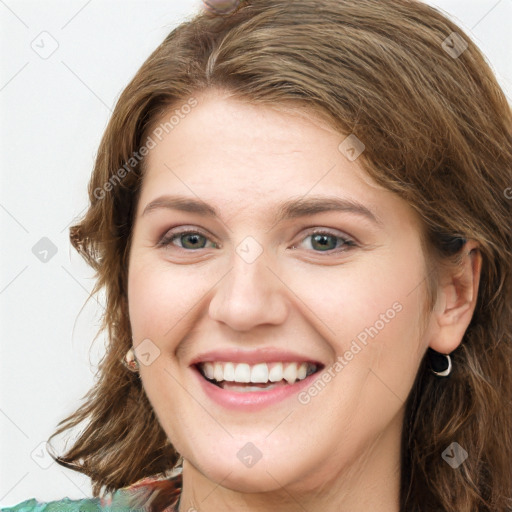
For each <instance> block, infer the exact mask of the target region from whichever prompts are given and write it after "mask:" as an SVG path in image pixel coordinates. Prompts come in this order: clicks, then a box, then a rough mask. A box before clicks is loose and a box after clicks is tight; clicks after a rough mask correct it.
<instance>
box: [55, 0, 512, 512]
mask: <svg viewBox="0 0 512 512" xmlns="http://www.w3.org/2000/svg"><path fill="white" fill-rule="evenodd" d="M454 32H455V33H456V34H455V35H454V34H453V33H454ZM466 45H467V47H466ZM211 88H218V89H222V90H225V91H227V92H229V93H231V94H232V95H233V96H236V97H237V98H240V99H242V100H244V101H247V102H250V103H252V104H261V105H264V104H267V105H274V106H277V107H286V106H289V105H291V106H294V107H296V108H298V107H297V105H300V108H301V109H302V111H303V112H304V113H306V114H307V113H313V114H317V115H319V116H322V117H323V118H325V119H327V120H328V121H329V122H330V124H331V125H332V127H334V128H335V129H336V130H338V131H339V133H340V136H342V135H343V136H346V135H348V134H354V135H356V136H357V138H359V139H360V140H361V141H362V142H363V143H364V144H365V147H366V149H365V151H364V153H363V155H362V156H361V159H360V160H358V162H361V165H362V166H363V168H364V169H365V171H366V172H367V173H368V174H369V175H370V176H371V177H372V178H373V179H374V180H375V181H376V182H377V183H379V184H380V185H382V186H384V187H385V188H387V189H388V190H390V191H392V192H394V193H396V194H397V195H398V196H400V197H401V198H403V199H404V200H405V201H407V202H408V203H409V204H410V205H411V207H412V208H414V210H415V211H416V212H417V213H418V214H419V216H420V218H421V220H422V224H423V226H424V234H422V236H423V235H424V238H423V239H422V240H423V241H424V251H425V255H426V260H427V262H428V265H429V272H428V275H427V290H428V294H427V295H428V297H427V300H426V303H427V306H428V308H429V309H428V311H432V308H433V298H434V297H435V293H436V286H437V283H438V281H437V279H438V274H439V270H440V269H441V268H442V266H443V265H457V263H458V261H459V260H458V258H459V257H460V256H461V250H462V249H461V242H460V240H461V239H462V242H463V239H473V240H476V241H477V242H478V243H479V250H480V252H481V254H482V271H481V277H480V286H479V291H478V298H477V304H476V309H475V312H474V315H473V317H472V320H471V323H470V325H469V327H468V329H467V330H466V332H465V334H464V337H463V340H462V343H461V344H460V346H459V347H458V348H457V349H456V350H455V351H454V352H453V353H452V354H451V355H452V360H453V371H452V373H451V375H450V376H449V377H448V378H445V379H438V378H436V377H435V376H434V375H433V374H432V373H431V372H429V371H428V364H427V356H426V355H425V357H424V358H423V360H422V361H421V364H420V368H419V371H418V374H417V376H416V380H415V383H414V385H413V387H412V389H411V391H410V394H409V396H408V398H407V402H406V404H405V407H406V414H405V420H404V425H403V433H402V449H401V459H402V475H401V489H400V510H401V511H402V512H417V511H420V510H421V511H422V512H426V511H436V512H437V511H441V510H443V511H446V512H475V511H478V512H507V511H509V510H510V509H511V507H512V482H511V480H512V474H511V473H512V470H511V467H512V462H511V461H512V234H511V226H512V222H511V220H512V199H511V197H512V188H510V187H512V171H511V169H512V136H511V133H512V113H511V108H510V105H509V103H508V102H507V100H506V98H505V95H504V94H503V91H502V90H501V88H500V86H499V85H498V83H497V81H496V78H495V76H494V74H493V72H492V70H491V68H490V66H489V64H488V63H487V61H486V59H485V57H484V56H483V55H482V53H481V51H480V50H479V49H478V48H477V46H476V45H475V44H474V43H473V42H472V41H471V39H470V38H469V37H468V36H467V34H465V33H464V32H463V30H461V28H459V27H458V26H457V25H456V24H454V23H453V22H452V21H450V20H449V19H448V18H447V17H446V16H445V15H444V14H442V13H441V12H439V11H438V10H436V9H435V8H432V7H430V6H428V5H426V4H423V3H421V2H418V1H413V0H294V1H293V2H292V1H290V0H246V1H243V2H242V3H241V4H240V6H239V8H238V9H237V10H236V11H235V12H232V13H230V14H229V15H225V16H221V15H215V14H212V13H209V12H207V11H203V12H200V13H197V14H196V15H195V16H194V17H193V18H191V19H190V20H188V21H186V22H184V23H182V24H181V25H179V26H178V27H177V28H175V29H174V30H172V31H171V33H170V34H169V35H168V36H167V37H166V38H165V40H164V41H163V42H162V43H161V44H160V46H159V47H158V48H157V49H156V50H155V51H154V52H153V53H152V54H151V55H150V57H149V58H148V59H147V60H146V62H145V63H144V64H143V65H142V67H141V68H140V70H139V71H138V72H137V74H136V75H135V76H134V78H133V79H132V80H131V82H130V83H129V84H128V86H127V87H126V88H125V90H124V91H123V93H122V94H121V96H120V97H119V100H118V102H117V104H116V106H115V109H114V112H113V114H112V117H111V119H110V121H109V124H108V127H107V128H106V131H105V133H104V136H103V139H102V141H101V145H100V147H99V151H98V154H97V158H96V162H95V166H94V170H93V173H92V177H91V180H90V183H89V199H90V205H89V208H88V210H87V212H86V214H85V215H84V217H83V218H82V219H81V220H80V221H79V222H78V223H77V224H76V225H74V226H72V227H71V228H70V240H71V243H72V245H73V246H74V248H75V249H76V250H77V251H78V252H79V253H80V254H81V255H82V256H83V258H85V260H86V262H87V263H88V264H89V265H90V266H91V267H92V268H93V269H94V270H95V273H96V284H95V287H94V290H93V293H97V292H99V291H100V290H101V291H104V293H105V297H106V309H105V312H104V315H103V317H102V325H101V328H100V332H101V331H105V332H106V335H107V346H106V352H105V355H104V357H103V358H102V360H101V361H100V364H99V366H98V370H97V375H96V381H95V384H94V386H93V388H92V389H91V390H90V391H89V393H87V395H86V396H85V397H84V398H83V400H84V403H83V404H82V405H81V406H80V407H79V408H78V409H77V410H76V411H75V412H74V413H73V414H71V415H70V416H69V417H67V418H66V419H65V420H62V421H61V422H60V423H59V424H58V427H59V428H58V429H57V430H56V432H55V433H54V434H53V435H52V436H51V437H50V440H51V439H52V438H53V437H54V436H57V435H59V434H61V433H63V432H65V431H70V430H71V429H72V428H74V427H77V426H78V425H81V424H84V425H85V427H84V428H83V430H82V431H81V432H80V434H79V435H78V437H77V438H76V439H75V440H74V442H73V445H72V447H71V448H70V449H69V450H67V451H66V453H65V454H63V455H61V456H59V457H57V459H56V460H57V462H59V463H60V464H61V465H63V466H65V467H70V468H73V469H75V470H77V471H80V472H82V473H84V474H86V475H88V476H89V477H90V478H91V481H92V483H93V493H94V496H98V495H100V493H101V491H102V489H104V491H107V492H108V491H113V490H116V489H119V488H121V487H124V486H127V485H129V484H132V483H134V482H135V481H137V480H139V479H141V478H144V477H147V476H157V475H166V474H167V472H168V471H169V470H171V469H172V468H173V467H175V466H176V463H177V462H178V459H179V454H178V453H177V452H176V450H175V449H174V448H173V446H172V444H171V442H170V441H169V440H168V439H167V437H166V435H165V433H164V431H163V429H162V427H161V426H160V425H159V423H158V420H157V418H156V416H155V414H154V412H153V410H152V407H151V405H150V403H149V401H148V399H147V397H146V395H145V393H144V390H143V387H142V383H141V380H140V378H139V376H138V375H137V374H134V373H131V372H129V371H127V369H126V368H125V367H124V366H123V365H122V364H121V362H120V361H121V359H122V358H123V356H124V354H125V353H126V351H127V350H128V349H129V348H130V347H131V345H132V338H131V331H130V322H129V317H128V309H127V272H128V265H127V263H128V255H129V251H130V243H131V233H132V223H133V215H134V211H135V209H136V205H137V201H138V198H139V192H140V187H141V182H142V179H143V176H144V156H145V152H144V151H143V150H142V148H143V147H144V146H145V145H146V144H147V142H148V140H149V139H148V138H147V137H148V134H149V135H150V134H151V133H153V132H151V129H153V128H154V126H155V122H156V121H157V120H159V119H161V117H162V115H163V114H164V113H165V112H168V111H169V109H170V108H175V107H176V108H178V109H180V108H181V111H182V112H186V111H187V110H186V109H185V105H187V104H189V105H190V104H191V101H192V100H193V99H194V95H196V94H199V93H201V92H203V91H206V90H208V89H211ZM340 140H341V139H340ZM454 441H456V442H457V443H459V444H460V445H461V446H462V447H463V448H464V449H465V450H466V451H467V452H468V458H467V460H466V461H465V462H464V463H463V464H462V465H461V466H460V467H459V468H457V469H453V468H452V467H450V466H449V465H448V464H447V463H446V462H445V461H444V460H443V458H442V452H443V451H444V450H445V449H446V448H447V446H449V445H450V444H451V443H452V442H454Z"/></svg>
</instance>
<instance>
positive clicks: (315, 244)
mask: <svg viewBox="0 0 512 512" xmlns="http://www.w3.org/2000/svg"><path fill="white" fill-rule="evenodd" d="M308 239H311V242H310V244H309V245H310V247H309V248H311V249H313V250H314V251H315V252H324V253H328V254H333V253H339V252H346V251H348V250H350V249H351V248H353V247H357V244H356V243H355V242H354V240H352V239H350V238H348V237H345V236H340V235H336V234H335V233H331V232H330V231H326V230H322V229H319V230H315V231H313V232H311V233H310V234H308V235H307V236H306V237H305V238H303V239H302V242H303V243H304V242H305V241H306V240H308ZM296 248H297V245H294V246H293V247H291V249H296ZM336 249H337V250H336Z"/></svg>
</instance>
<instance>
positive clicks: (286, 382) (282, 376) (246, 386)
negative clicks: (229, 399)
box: [195, 361, 322, 393]
mask: <svg viewBox="0 0 512 512" xmlns="http://www.w3.org/2000/svg"><path fill="white" fill-rule="evenodd" d="M195 366H196V368H197V370H198V371H199V373H200V374H201V375H202V376H203V377H204V379H206V380H207V381H208V382H210V383H212V384H214V385H215V386H217V387H219V388H222V389H225V390H227V391H238V392H241V393H244V392H245V393H247V392H250V391H270V390H271V389H274V388H275V387H278V386H292V385H293V384H295V383H296V382H300V381H302V380H304V379H306V378H307V377H309V376H310V375H313V374H314V373H317V372H318V371H319V370H321V368H322V365H320V364H318V363H309V362H274V363H257V364H252V365H251V364H248V363H231V362H220V361H219V362H217V361H216V362H205V363H198V364H196V365H195Z"/></svg>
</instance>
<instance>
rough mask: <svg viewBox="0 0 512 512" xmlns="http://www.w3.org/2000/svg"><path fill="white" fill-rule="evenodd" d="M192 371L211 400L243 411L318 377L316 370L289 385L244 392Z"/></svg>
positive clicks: (275, 399) (295, 390) (285, 395)
mask: <svg viewBox="0 0 512 512" xmlns="http://www.w3.org/2000/svg"><path fill="white" fill-rule="evenodd" d="M192 371H193V372H194V373H195V374H196V376H197V378H198V379H199V382H200V383H201V386H202V388H203V390H204V392H205V393H206V395H208V397H209V398H210V399H211V400H213V401H214V402H216V403H218V404H219V405H222V406H223V407H226V408H227V409H237V410H244V411H257V410H260V409H263V408H264V407H267V406H269V405H273V404H276V403H278V402H281V401H283V400H285V399H286V398H289V397H291V396H293V395H296V394H297V393H299V392H300V391H301V390H302V389H304V388H305V387H307V386H309V385H310V383H311V381H312V380H314V379H316V378H317V377H318V372H316V373H313V374H312V375H309V376H308V377H306V378H305V379H304V380H301V381H297V382H295V383H294V384H291V385H290V384H287V385H285V386H276V387H275V388H272V389H269V390H268V391H248V392H246V393H244V392H236V391H228V390H226V389H222V388H220V387H219V386H216V385H215V384H212V383H211V382H209V381H207V380H206V379H205V378H204V377H203V376H202V375H201V373H200V372H199V370H197V369H196V368H192Z"/></svg>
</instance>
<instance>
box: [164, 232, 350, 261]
mask: <svg viewBox="0 0 512 512" xmlns="http://www.w3.org/2000/svg"><path fill="white" fill-rule="evenodd" d="M185 235H201V236H203V237H205V238H206V239H208V238H209V237H208V236H207V235H206V234H205V233H202V232H201V231H198V230H191V229H189V230H184V231H177V232H176V231H174V232H172V231H171V232H167V233H166V234H165V235H164V236H163V237H162V239H161V240H160V241H159V242H158V244H157V246H158V247H168V246H170V245H171V244H172V242H173V241H174V240H176V239H179V237H181V236H185ZM314 235H326V236H329V237H333V238H336V239H338V240H340V241H341V243H342V247H344V248H343V249H339V248H337V249H330V250H329V251H314V252H316V253H317V254H326V255H331V254H337V253H342V252H347V251H349V250H350V249H352V248H354V247H357V246H358V244H357V243H356V242H355V241H354V240H352V239H351V238H349V237H347V236H340V235H336V234H334V233H332V232H330V231H326V230H325V229H315V230H313V231H310V232H309V233H307V235H306V236H305V237H304V238H302V239H301V241H300V243H302V242H304V240H306V239H307V238H309V237H311V236H314ZM213 243H214V244H215V247H213V248H214V249H215V248H216V247H218V244H217V243H215V242H213ZM297 245H298V244H294V245H293V247H292V249H295V248H296V247H297ZM177 248H178V249H179V250H181V251H184V252H195V251H197V250H200V249H203V248H200V249H185V248H184V247H179V246H177Z"/></svg>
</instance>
